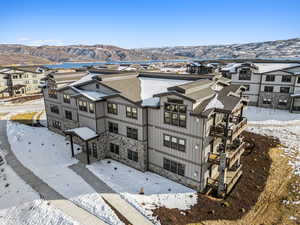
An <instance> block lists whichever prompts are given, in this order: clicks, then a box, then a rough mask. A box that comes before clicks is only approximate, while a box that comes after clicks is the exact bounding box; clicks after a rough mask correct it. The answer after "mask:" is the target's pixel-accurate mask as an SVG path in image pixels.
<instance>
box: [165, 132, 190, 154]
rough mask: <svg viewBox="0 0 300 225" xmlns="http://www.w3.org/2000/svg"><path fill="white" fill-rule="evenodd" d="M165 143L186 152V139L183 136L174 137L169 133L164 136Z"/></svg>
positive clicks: (166, 145) (169, 146)
mask: <svg viewBox="0 0 300 225" xmlns="http://www.w3.org/2000/svg"><path fill="white" fill-rule="evenodd" d="M163 138H164V141H163V145H164V146H165V147H168V148H172V149H175V150H178V151H181V152H185V146H186V143H185V142H186V141H185V139H183V138H178V137H173V136H170V135H167V134H164V136H163Z"/></svg>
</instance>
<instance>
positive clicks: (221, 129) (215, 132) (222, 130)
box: [210, 117, 247, 141]
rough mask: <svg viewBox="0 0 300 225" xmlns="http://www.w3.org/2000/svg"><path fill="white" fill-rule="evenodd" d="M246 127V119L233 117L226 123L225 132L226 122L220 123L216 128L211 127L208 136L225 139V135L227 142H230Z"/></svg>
mask: <svg viewBox="0 0 300 225" xmlns="http://www.w3.org/2000/svg"><path fill="white" fill-rule="evenodd" d="M246 126H247V119H246V118H244V117H242V118H240V117H233V118H232V119H230V120H229V122H228V128H227V130H226V122H224V121H222V122H221V123H219V124H217V125H216V126H212V127H211V130H210V135H211V136H214V137H220V138H225V134H226V133H227V135H228V138H229V140H230V141H232V140H234V139H235V138H237V136H239V135H240V134H241V133H242V132H243V131H244V130H245V128H246ZM226 131H227V132H226Z"/></svg>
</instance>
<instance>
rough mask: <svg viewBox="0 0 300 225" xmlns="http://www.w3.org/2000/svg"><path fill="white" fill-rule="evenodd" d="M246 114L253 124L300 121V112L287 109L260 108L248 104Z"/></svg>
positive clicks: (283, 123)
mask: <svg viewBox="0 0 300 225" xmlns="http://www.w3.org/2000/svg"><path fill="white" fill-rule="evenodd" d="M245 116H246V117H247V119H248V122H250V123H251V124H255V123H257V124H270V125H285V124H290V123H292V122H300V114H296V113H290V112H289V111H287V110H279V109H268V108H259V107H255V106H248V107H247V109H246V110H245Z"/></svg>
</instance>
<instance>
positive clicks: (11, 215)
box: [0, 200, 80, 225]
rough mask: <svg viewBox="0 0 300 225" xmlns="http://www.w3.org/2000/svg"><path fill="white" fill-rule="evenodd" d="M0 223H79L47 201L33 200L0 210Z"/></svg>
mask: <svg viewBox="0 0 300 225" xmlns="http://www.w3.org/2000/svg"><path fill="white" fill-rule="evenodd" d="M0 225H80V224H79V223H78V222H77V221H75V220H73V219H72V218H71V217H69V216H67V215H65V214H64V213H63V212H62V211H60V210H59V209H57V208H55V207H53V206H51V204H50V203H49V202H48V201H44V200H35V201H30V202H26V203H24V204H21V205H19V204H18V205H16V206H14V207H11V208H8V209H4V210H1V211H0Z"/></svg>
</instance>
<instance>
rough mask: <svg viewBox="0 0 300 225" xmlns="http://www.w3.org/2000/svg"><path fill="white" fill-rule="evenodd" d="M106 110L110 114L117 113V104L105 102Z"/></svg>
mask: <svg viewBox="0 0 300 225" xmlns="http://www.w3.org/2000/svg"><path fill="white" fill-rule="evenodd" d="M107 112H108V113H111V114H115V115H117V114H118V106H117V104H114V103H107Z"/></svg>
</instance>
